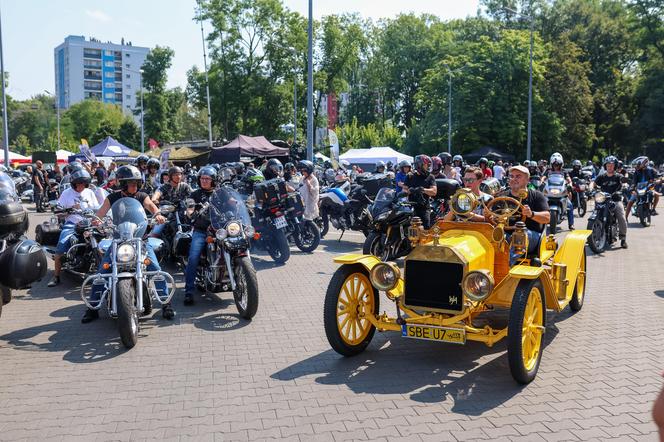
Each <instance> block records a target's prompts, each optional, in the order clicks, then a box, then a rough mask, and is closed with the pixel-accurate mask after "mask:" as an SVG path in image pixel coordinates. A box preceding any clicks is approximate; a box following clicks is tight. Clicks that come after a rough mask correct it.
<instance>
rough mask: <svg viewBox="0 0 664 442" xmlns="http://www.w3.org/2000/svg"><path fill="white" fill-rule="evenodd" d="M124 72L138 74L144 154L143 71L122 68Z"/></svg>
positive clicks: (143, 149) (142, 149) (143, 150)
mask: <svg viewBox="0 0 664 442" xmlns="http://www.w3.org/2000/svg"><path fill="white" fill-rule="evenodd" d="M124 70H125V71H129V72H134V73H136V74H140V77H138V84H139V86H138V89H139V90H140V92H141V153H144V152H145V127H144V126H143V69H139V70H137V71H136V70H134V69H129V68H124Z"/></svg>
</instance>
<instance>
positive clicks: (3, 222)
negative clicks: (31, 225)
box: [0, 200, 28, 239]
mask: <svg viewBox="0 0 664 442" xmlns="http://www.w3.org/2000/svg"><path fill="white" fill-rule="evenodd" d="M26 230H28V212H27V211H26V210H25V209H24V208H23V206H22V205H21V203H20V202H18V201H10V200H0V239H3V238H5V237H7V236H10V235H14V236H15V237H17V238H18V237H19V236H21V235H22V234H23V233H25V231H26Z"/></svg>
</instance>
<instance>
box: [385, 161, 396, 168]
mask: <svg viewBox="0 0 664 442" xmlns="http://www.w3.org/2000/svg"><path fill="white" fill-rule="evenodd" d="M385 167H387V170H392V168H393V167H394V163H393V162H392V161H388V162H387V165H386V166H385Z"/></svg>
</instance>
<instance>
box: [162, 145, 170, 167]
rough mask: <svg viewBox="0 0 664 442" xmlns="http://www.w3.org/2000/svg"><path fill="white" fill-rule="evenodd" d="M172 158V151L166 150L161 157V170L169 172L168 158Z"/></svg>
mask: <svg viewBox="0 0 664 442" xmlns="http://www.w3.org/2000/svg"><path fill="white" fill-rule="evenodd" d="M170 156H171V149H165V150H163V151H162V152H161V154H160V155H159V164H160V168H161V170H168V158H169V157H170Z"/></svg>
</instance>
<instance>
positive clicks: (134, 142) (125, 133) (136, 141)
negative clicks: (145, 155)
mask: <svg viewBox="0 0 664 442" xmlns="http://www.w3.org/2000/svg"><path fill="white" fill-rule="evenodd" d="M118 141H119V142H120V143H122V144H124V145H125V146H129V147H131V148H132V149H137V148H138V146H140V145H141V129H140V128H139V127H138V125H137V124H136V123H135V122H134V120H133V119H131V118H127V119H125V120H124V121H123V122H122V124H121V125H120V127H119V128H118Z"/></svg>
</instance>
